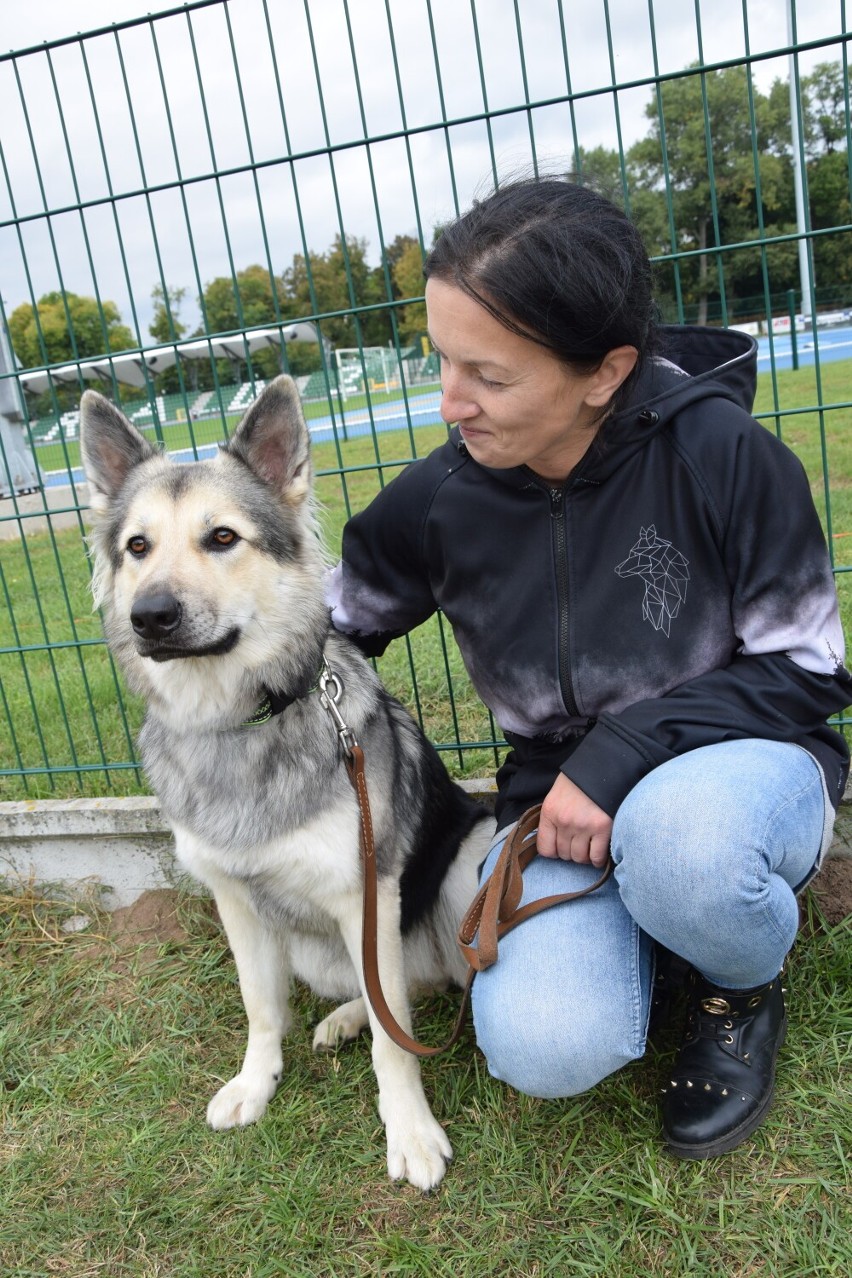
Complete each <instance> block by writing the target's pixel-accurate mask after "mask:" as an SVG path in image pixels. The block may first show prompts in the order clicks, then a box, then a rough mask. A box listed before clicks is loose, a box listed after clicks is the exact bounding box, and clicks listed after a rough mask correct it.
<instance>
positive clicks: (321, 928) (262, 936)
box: [81, 376, 493, 1190]
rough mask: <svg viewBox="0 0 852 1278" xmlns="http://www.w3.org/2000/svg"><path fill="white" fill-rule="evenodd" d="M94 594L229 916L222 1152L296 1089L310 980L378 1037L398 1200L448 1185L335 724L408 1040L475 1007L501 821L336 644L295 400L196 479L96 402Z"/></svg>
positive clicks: (280, 395) (162, 782)
mask: <svg viewBox="0 0 852 1278" xmlns="http://www.w3.org/2000/svg"><path fill="white" fill-rule="evenodd" d="M81 448H82V455H83V465H84V469H85V473H86V478H87V481H88V484H89V492H90V504H91V507H92V510H93V514H94V527H93V530H92V532H91V536H90V544H91V551H92V558H93V565H94V566H93V591H94V596H95V602H96V605H97V606H99V607H100V608H101V609H102V613H103V617H104V629H105V634H106V638H107V642H108V645H109V647H110V649H111V651H112V653H113V654H114V656H115V658H116V659H117V662H118V664H119V665H120V667H121V669H122V671H123V673H124V676H125V678H126V681H127V684H128V686H129V687H130V688H131V689H132V690H133V691H135V692H137V693H139V694H141V696H142V697H143V698H144V701H145V707H146V714H145V719H144V724H143V726H142V729H141V732H140V736H139V747H140V753H141V758H142V762H143V765H144V768H145V771H146V773H147V775H148V777H149V779H150V781H151V783H152V785H153V787H154V789H155V791H156V793H157V795H158V796H159V799H160V802H161V804H162V808H163V812H164V814H165V816H166V817H167V819H168V821H169V823H170V825H171V827H172V829H173V831H174V836H175V845H176V853H177V857H178V860H179V861H180V863H181V864H182V865H183V866H184V867H185V868H186V869H187V870H188V871H189V872H190V874H191V875H193V876H194V877H195V878H196V879H197V880H199V881H200V882H201V883H202V884H204V885H205V886H206V887H207V888H208V889H209V890H210V892H211V893H212V894H213V896H214V898H215V901H216V905H217V908H218V912H219V915H220V918H221V920H222V923H223V926H224V929H225V932H226V934H227V938H228V943H229V945H230V947H231V951H232V953H233V956H234V959H235V962H236V967H237V973H238V976H239V983H240V989H241V993H242V998H243V1002H244V1005H245V1010H246V1015H247V1018H248V1044H247V1047H246V1052H245V1057H244V1060H243V1064H242V1068H241V1069H240V1071H239V1073H238V1074H237V1075H236V1076H235V1077H234V1078H232V1079H231V1080H230V1082H228V1083H226V1084H225V1086H224V1087H222V1088H221V1089H220V1090H219V1091H218V1092H217V1093H216V1094H215V1096H214V1097H213V1099H212V1100H211V1101H210V1104H209V1106H208V1108H207V1121H208V1123H209V1124H210V1126H211V1127H213V1128H215V1129H216V1130H223V1129H226V1128H230V1127H235V1126H243V1125H245V1124H247V1123H252V1122H255V1121H256V1120H257V1119H259V1118H260V1117H261V1115H262V1114H263V1113H264V1111H265V1110H266V1107H267V1105H268V1104H269V1101H270V1100H271V1098H272V1096H273V1095H274V1093H275V1090H276V1088H277V1086H278V1083H279V1081H280V1079H281V1076H282V1069H283V1054H282V1039H283V1038H284V1037H285V1035H286V1033H287V1031H288V1028H289V1026H290V1022H291V1012H290V1008H289V991H290V981H291V978H292V977H294V976H295V977H297V978H298V979H299V980H301V981H304V982H305V983H306V984H307V985H309V986H310V988H311V989H312V990H313V991H315V993H317V994H318V995H320V996H321V997H324V998H330V999H334V1000H344V1001H343V1002H342V1005H341V1006H339V1007H337V1008H336V1010H334V1011H332V1012H331V1014H330V1015H329V1016H327V1017H326V1018H325V1019H324V1020H323V1021H322V1022H321V1024H320V1025H319V1026H318V1027H317V1029H316V1032H315V1034H314V1040H313V1042H314V1048H315V1049H317V1050H320V1049H328V1048H333V1047H335V1046H336V1045H337V1044H338V1043H340V1042H342V1041H344V1040H347V1039H351V1038H354V1037H356V1036H357V1035H358V1034H359V1033H360V1031H361V1030H362V1029H364V1028H365V1027H366V1026H367V1024H369V1027H370V1030H371V1032H372V1057H373V1066H374V1069H375V1074H376V1079H377V1083H378V1095H379V1112H380V1114H381V1117H382V1120H383V1122H384V1126H385V1131H386V1137H387V1165H388V1173H389V1175H390V1176H391V1178H392V1179H394V1180H397V1179H407V1180H408V1181H409V1182H410V1183H411V1184H413V1185H415V1186H417V1187H418V1188H420V1189H422V1190H430V1189H432V1188H434V1186H436V1185H437V1184H438V1183H439V1182H440V1180H441V1178H442V1176H443V1174H444V1171H445V1169H446V1164H447V1162H448V1160H449V1159H450V1157H451V1155H452V1150H451V1147H450V1143H449V1141H448V1139H447V1136H446V1133H445V1132H444V1129H443V1128H442V1127H441V1126H440V1124H439V1123H438V1122H437V1121H436V1119H435V1118H434V1116H433V1114H432V1112H431V1110H430V1108H429V1105H428V1102H427V1100H426V1097H425V1094H424V1091H423V1086H422V1081H421V1077H420V1066H419V1062H418V1060H417V1059H416V1058H415V1057H414V1056H413V1055H409V1054H408V1053H407V1052H405V1051H403V1050H402V1049H401V1048H400V1047H397V1046H396V1045H395V1044H394V1043H393V1042H392V1041H391V1039H390V1038H389V1037H388V1035H387V1034H386V1033H385V1031H384V1030H383V1029H382V1028H381V1026H380V1025H379V1023H378V1022H377V1020H376V1017H375V1014H374V1013H373V1011H372V1009H371V1007H370V1004H369V1000H368V999H367V997H366V994H365V989H364V984H363V977H362V964H361V953H360V947H361V905H362V875H361V868H360V859H359V813H358V808H357V803H356V797H355V793H354V790H353V788H352V785H351V784H350V779H349V776H348V774H347V772H346V769H345V765H344V759H343V753H344V752H343V750H342V749H341V741H340V739H339V731H338V724H337V722H336V720H335V718H334V717H333V715H332V714H330V713H329V711H328V709H327V708H326V702H327V698H326V699H325V701H324V699H323V698H322V697H321V695H320V692H319V691H318V689H317V680H318V678H320V677H321V675H322V673H323V672H325V676H326V686H327V680H328V679H329V678H330V679H331V680H332V685H331V686H332V687H333V688H334V690H335V691H336V692H337V694H338V697H337V702H336V705H337V710H338V714H339V717H340V719H342V721H343V722H344V723H345V725H346V726H347V728H348V729H349V731H350V732H351V733H352V734H353V735H354V737H355V738H356V739H357V741H358V743H359V745H360V747H361V749H362V750H363V754H364V759H365V768H366V778H367V784H368V789H369V796H370V807H371V810H372V820H373V826H374V835H375V848H376V867H377V872H378V947H379V955H378V957H379V968H380V973H381V980H382V985H383V988H384V993H385V998H386V1001H387V1003H388V1005H389V1007H390V1009H391V1011H392V1013H393V1015H394V1016H395V1018H396V1020H397V1021H398V1022H399V1023H400V1024H401V1025H402V1026H403V1028H404V1029H405V1030H406V1031H407V1032H410V1027H411V1014H410V1002H409V999H410V996H411V994H412V993H414V992H421V991H423V990H424V989H425V990H432V989H446V988H447V986H448V985H449V984H451V983H454V984H462V983H463V980H464V977H465V975H466V966H465V964H464V961H463V960H462V958H461V956H460V954H459V952H458V950H457V947H456V944H455V933H456V928H457V926H458V923H459V921H460V919H461V917H462V915H463V913H464V910H465V908H466V906H467V905H468V904H469V902H470V900H471V898H472V897H473V895H474V893H475V891H476V887H477V871H478V866H479V865H480V863H481V862H482V860H483V859H484V857H485V855H486V852H487V849H488V845H489V842H490V840H491V837H492V835H493V818H492V817H491V816H490V814H489V813H488V812H487V810H486V809H485V808H484V807H482V806H480V805H478V804H476V803H475V802H474V801H473V800H472V799H471V798H470V797H469V796H468V795H467V794H466V793H465V791H464V790H462V788H461V787H460V786H458V785H456V784H454V783H453V782H452V781H451V780H450V778H449V776H448V774H447V772H446V769H445V768H444V766H443V764H442V763H441V761H440V759H439V757H438V755H437V752H436V751H435V749H434V748H433V747H432V746H431V745H430V744H429V742H428V741H427V740H426V738H425V737H424V735H423V733H422V732H421V731H420V729H419V727H418V726H417V725H416V724H415V723H414V721H413V719H412V718H411V716H410V715H409V714H408V712H407V711H406V710H405V709H404V708H403V706H402V705H401V704H400V703H399V702H397V701H395V700H394V699H393V698H392V697H391V696H390V695H389V694H388V693H387V691H386V690H385V689H384V687H383V685H382V684H381V683H380V681H379V679H378V677H377V675H376V674H375V672H374V670H373V668H372V666H371V665H370V664H369V662H368V661H367V660H366V658H365V657H364V656H363V655H362V654H361V653H360V651H359V650H358V649H357V648H356V647H355V646H354V644H352V642H351V641H350V640H348V639H346V638H344V637H343V636H341V635H339V634H337V633H336V632H335V631H334V630H333V629H332V628H331V625H330V619H329V613H328V609H327V606H326V604H325V602H324V597H323V582H324V576H325V572H326V569H327V559H326V555H325V553H324V551H323V549H322V546H321V543H320V539H319V537H318V533H317V526H316V517H315V502H314V499H313V485H312V470H311V458H310V438H309V434H308V430H307V427H306V425H305V420H304V416H303V413H302V409H301V404H300V401H299V396H298V394H297V391H296V388H295V385H294V383H293V382H292V380H291V379H290V378H288V377H283V376H282V377H278V378H276V379H275V380H274V381H273V382H271V383H270V384H269V385H268V386H267V388H266V389H265V390H264V391H263V393H262V394H261V395H260V397H259V398H258V399H257V400H256V401H255V402H254V403H253V404H252V406H251V407H250V408H249V409H248V411H247V412H246V414H245V416H244V417H243V419H242V421H241V422H240V424H239V426H238V427H237V429H236V431H235V433H234V434H233V436H232V438H231V439H230V441H229V442H228V443H227V444H225V445H222V446H221V447H220V450H219V453H218V456H216V457H215V458H214V459H213V460H212V461H201V462H195V463H191V464H184V465H178V464H175V463H173V462H172V461H170V460H169V459H168V458H167V457H166V456H165V455H163V454H162V453H161V452H159V451H157V450H156V449H155V448H154V447H152V445H151V444H150V443H149V442H148V441H147V440H146V439H145V438H144V436H143V435H141V434H140V433H139V431H137V430H136V429H135V427H133V426H132V425H131V423H130V422H129V421H127V419H126V418H125V417H124V416H123V415H122V414H121V413H120V412H119V411H118V409H117V408H116V407H115V406H114V405H113V404H112V403H111V402H110V401H109V400H107V399H105V398H104V397H103V396H101V395H99V394H98V393H97V392H95V391H86V392H85V393H84V395H83V397H82V401H81Z"/></svg>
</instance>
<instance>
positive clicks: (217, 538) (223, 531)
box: [210, 528, 239, 549]
mask: <svg viewBox="0 0 852 1278" xmlns="http://www.w3.org/2000/svg"><path fill="white" fill-rule="evenodd" d="M237 541H239V536H238V535H237V533H235V532H234V530H233V528H214V529H213V532H212V533H211V536H210V542H211V544H212V545H213V546H214V547H222V548H223V549H224V548H225V547H227V546H233V544H234V542H237Z"/></svg>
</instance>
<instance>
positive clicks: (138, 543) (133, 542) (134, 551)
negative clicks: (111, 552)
mask: <svg viewBox="0 0 852 1278" xmlns="http://www.w3.org/2000/svg"><path fill="white" fill-rule="evenodd" d="M127 549H128V550H129V551H130V553H131V555H133V556H134V558H136V559H141V558H142V556H143V555H144V554H146V553H147V551H148V539H147V538H146V537H131V538H130V541H129V542H128V543H127Z"/></svg>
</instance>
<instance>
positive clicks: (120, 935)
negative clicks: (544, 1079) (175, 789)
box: [0, 893, 852, 1278]
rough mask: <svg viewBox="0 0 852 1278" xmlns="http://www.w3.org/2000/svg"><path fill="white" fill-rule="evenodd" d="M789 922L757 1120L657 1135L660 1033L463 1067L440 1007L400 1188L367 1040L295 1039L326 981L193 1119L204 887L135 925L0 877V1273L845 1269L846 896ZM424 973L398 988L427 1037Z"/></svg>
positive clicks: (318, 1006)
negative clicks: (561, 1054)
mask: <svg viewBox="0 0 852 1278" xmlns="http://www.w3.org/2000/svg"><path fill="white" fill-rule="evenodd" d="M805 908H806V910H807V912H808V915H809V920H808V922H809V926H808V927H806V929H805V930H804V931H803V933H802V934H801V936H800V940H799V944H798V947H797V950H796V952H795V958H794V961H793V962H792V963H791V964H790V965H789V970H788V974H787V976H786V977H785V981H786V985H787V988H788V991H789V992H788V1004H789V1010H790V1030H789V1033H788V1038H787V1044H786V1046H785V1048H784V1050H783V1051H782V1053H781V1056H780V1060H779V1068H778V1089H777V1098H776V1102H775V1105H774V1108H773V1109H772V1111H771V1113H770V1115H769V1117H768V1119H767V1121H766V1122H765V1124H764V1125H763V1127H762V1128H761V1129H760V1130H759V1132H757V1133H756V1134H755V1136H754V1137H753V1138H752V1139H751V1140H749V1141H748V1142H747V1143H746V1144H745V1146H743V1147H742V1148H741V1149H740V1150H737V1151H735V1152H734V1153H733V1154H729V1155H726V1156H725V1157H723V1158H721V1159H716V1160H711V1161H709V1162H706V1163H695V1162H680V1161H678V1160H676V1159H673V1158H671V1157H670V1156H669V1155H667V1154H666V1153H665V1151H664V1149H663V1148H662V1146H661V1143H660V1139H659V1132H658V1116H657V1101H658V1096H659V1088H660V1086H661V1083H662V1082H663V1081H664V1079H665V1077H666V1066H667V1062H668V1060H669V1059H670V1056H671V1043H670V1042H669V1043H667V1042H666V1041H665V1040H663V1041H662V1042H661V1043H660V1044H659V1045H658V1046H657V1048H656V1049H655V1050H653V1051H651V1052H649V1054H648V1056H647V1057H646V1058H645V1059H644V1060H643V1061H640V1062H637V1063H635V1064H633V1065H631V1066H630V1067H629V1068H627V1069H626V1070H623V1071H621V1072H620V1073H619V1074H617V1075H616V1076H614V1077H613V1078H611V1079H609V1080H607V1081H605V1082H604V1083H603V1084H602V1085H601V1086H600V1087H599V1088H597V1089H596V1090H595V1091H594V1092H593V1093H590V1094H588V1095H586V1096H581V1097H578V1098H576V1099H573V1100H565V1101H541V1100H534V1099H530V1098H526V1097H522V1096H518V1095H516V1094H515V1093H513V1092H511V1091H508V1090H506V1089H505V1088H504V1087H503V1086H502V1085H500V1084H499V1083H497V1082H495V1081H494V1080H493V1079H491V1078H490V1077H489V1076H488V1075H487V1073H486V1071H485V1069H484V1066H483V1063H482V1060H481V1058H480V1057H479V1056H478V1054H477V1052H476V1050H475V1048H474V1046H473V1041H472V1034H471V1032H470V1031H469V1030H468V1032H467V1033H466V1035H465V1036H464V1037H463V1039H462V1041H461V1042H460V1043H459V1044H458V1045H457V1046H456V1047H455V1048H454V1049H453V1051H452V1052H451V1053H450V1054H448V1055H445V1056H442V1057H439V1058H437V1059H436V1060H434V1061H430V1062H428V1063H426V1064H425V1065H424V1081H425V1086H426V1090H427V1094H428V1095H429V1097H430V1099H431V1101H432V1103H433V1106H434V1108H435V1112H436V1114H437V1116H438V1118H439V1120H440V1121H441V1122H443V1123H444V1124H445V1125H446V1127H447V1130H448V1132H449V1135H450V1137H451V1140H452V1142H453V1145H454V1149H455V1160H454V1162H453V1163H452V1164H451V1166H450V1168H449V1170H448V1173H447V1176H446V1178H445V1180H444V1181H443V1183H442V1185H441V1186H440V1187H439V1189H438V1190H437V1191H436V1192H435V1193H433V1194H432V1195H430V1196H424V1195H422V1194H420V1193H419V1192H418V1191H416V1190H414V1189H412V1188H411V1187H410V1186H403V1185H394V1184H392V1183H391V1182H390V1181H388V1180H387V1178H386V1175H385V1166H384V1143H383V1133H382V1130H381V1126H380V1123H379V1119H378V1117H377V1113H376V1105H375V1087H374V1082H373V1077H372V1070H371V1066H370V1053H369V1043H368V1041H367V1040H366V1039H364V1038H362V1039H360V1040H359V1041H358V1042H357V1043H355V1044H352V1045H350V1046H348V1047H347V1048H345V1049H342V1050H341V1051H340V1053H339V1054H337V1055H332V1056H317V1055H314V1054H312V1052H311V1050H310V1028H309V1027H310V1026H311V1025H312V1024H313V1023H314V1022H315V1021H316V1020H317V1019H318V1018H320V1017H321V1016H322V1015H324V1014H325V1012H326V1011H327V1010H328V1005H327V1004H324V1003H321V1002H320V1001H319V1000H316V999H314V998H313V997H312V996H310V995H309V994H307V993H306V992H305V991H303V990H302V991H300V992H299V993H298V995H297V1003H296V1011H297V1016H296V1027H295V1029H294V1033H293V1038H292V1040H291V1041H290V1043H289V1044H288V1045H287V1047H286V1049H285V1060H286V1064H285V1074H284V1081H283V1082H282V1084H281V1087H280V1089H279V1093H278V1095H277V1097H276V1098H275V1099H274V1100H273V1102H272V1104H271V1106H270V1108H269V1111H268V1112H267V1114H266V1116H265V1117H264V1118H263V1120H262V1121H261V1122H260V1123H259V1124H258V1125H256V1126H254V1127H250V1128H246V1129H245V1130H243V1131H236V1132H228V1133H214V1132H212V1131H210V1130H208V1129H207V1127H206V1126H205V1123H204V1110H205V1106H206V1103H207V1100H208V1099H209V1097H210V1095H211V1094H212V1093H213V1092H214V1091H215V1090H216V1089H217V1087H218V1086H220V1084H221V1082H222V1081H223V1080H224V1079H226V1078H227V1077H229V1076H230V1074H231V1073H233V1072H235V1071H236V1069H237V1068H238V1065H239V1060H240V1057H241V1052H242V1049H243V1046H244V1028H243V1013H242V1009H241V1005H240V999H239V993H238V989H237V985H236V978H235V972H234V968H233V964H232V961H231V959H230V957H229V955H228V952H227V949H226V947H225V944H224V941H223V939H222V936H221V934H220V932H219V930H218V928H217V926H216V925H215V923H214V922H213V921H212V919H211V916H210V912H209V909H208V908H207V906H206V903H204V902H202V901H199V900H198V899H196V898H189V897H187V898H184V899H182V900H181V901H180V902H179V905H178V910H177V919H176V920H171V922H170V925H169V926H168V927H167V928H163V927H161V928H160V930H159V932H158V933H155V934H154V937H153V939H150V934H149V939H148V943H147V944H146V943H142V942H144V941H145V939H146V938H145V935H144V934H140V933H139V932H138V931H137V932H134V930H133V928H132V926H129V923H130V921H129V920H128V922H127V923H126V924H125V925H123V928H121V927H118V926H117V925H116V922H113V924H112V925H110V924H109V923H108V922H107V920H106V919H104V918H102V917H99V916H98V915H97V914H96V913H94V912H93V914H92V918H93V921H92V923H91V925H90V927H89V928H88V929H87V930H85V931H83V932H80V933H76V934H66V933H64V932H63V931H62V923H63V921H64V920H65V919H66V918H67V917H68V915H69V914H71V913H72V907H69V906H62V905H59V904H57V903H54V902H51V901H50V900H49V899H41V900H39V899H35V898H33V897H32V895H31V894H29V893H24V894H23V895H13V894H11V893H10V894H9V895H6V896H2V897H0V928H2V935H3V945H2V947H0V988H2V1007H3V1017H2V1026H0V1096H2V1119H0V1166H2V1175H0V1219H1V1220H2V1222H3V1223H2V1227H0V1273H2V1274H4V1275H5V1274H8V1275H10V1276H11V1275H12V1274H15V1275H17V1276H18V1278H45V1276H46V1275H54V1274H56V1275H64V1276H67V1278H273V1276H277V1275H281V1276H287V1278H344V1276H352V1278H355V1276H363V1278H368V1276H369V1278H385V1276H389V1275H393V1274H397V1275H424V1278H491V1276H496V1275H499V1276H500V1278H502V1276H504V1275H505V1276H506V1278H545V1276H546V1275H549V1276H552V1278H567V1276H573V1275H588V1276H590V1278H592V1276H594V1278H645V1276H647V1275H650V1276H652V1278H710V1276H711V1275H712V1276H715V1275H725V1278H811V1276H813V1278H832V1276H836V1278H846V1275H848V1274H849V1273H850V1272H852V1207H850V1203H852V1197H850V1191H852V1184H850V1170H852V1165H850V1148H852V1146H851V1145H850V1135H852V1132H851V1131H850V1108H849V1091H848V1071H849V1069H850V1066H852V1015H850V1006H849V997H848V993H849V989H850V983H852V944H850V939H852V938H850V927H851V926H852V919H846V920H845V923H842V924H839V925H837V926H835V927H834V928H828V927H826V926H824V925H822V924H821V922H820V920H819V918H818V916H817V914H816V905H815V902H814V900H813V898H812V897H811V896H810V894H806V896H805ZM454 1007H455V997H454V996H452V995H446V996H442V997H440V998H436V999H435V1000H434V1001H433V1002H431V1003H430V1004H429V1005H428V1006H427V1007H426V1008H423V1009H421V1011H420V1012H419V1013H418V1019H417V1031H418V1033H419V1034H421V1035H423V1036H425V1037H427V1039H428V1040H429V1041H432V1042H438V1041H440V1039H441V1036H443V1035H445V1034H446V1033H447V1031H448V1029H449V1026H450V1023H451V1020H452V1015H453V1011H454Z"/></svg>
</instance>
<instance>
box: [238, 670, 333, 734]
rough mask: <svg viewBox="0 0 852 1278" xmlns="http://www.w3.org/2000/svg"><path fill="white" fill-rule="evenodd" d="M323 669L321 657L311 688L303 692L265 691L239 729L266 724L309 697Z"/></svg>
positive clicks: (315, 687)
mask: <svg viewBox="0 0 852 1278" xmlns="http://www.w3.org/2000/svg"><path fill="white" fill-rule="evenodd" d="M324 669H325V658H324V657H323V664H322V665H321V666H320V669H319V673H318V674H317V676H316V678H315V679H314V682H313V683H312V684H311V686H310V687H309V688H305V690H304V692H295V693H293V694H292V695H291V694H290V693H287V692H274V691H272V690H271V689H267V691H266V696H265V697H264V698H263V700H262V701H261V703H260V705H259V706H258V707H257V709H256V710H255V712H254V714H252V715H249V717H248V719H244V720H243V722H242V723H241V724H240V727H241V728H259V727H261V726H262V725H263V724H264V723H268V722H269V720H270V719H272V718H274V717H275V715H277V714H281V712H282V711H284V710H286V709H287V707H288V706H291V705H292V704H293V702H294V701H301V700H302V698H303V697H307V696H310V694H311V693H312V692H316V691H317V689H318V688H319V685H320V675H321V674H322V672H323V670H324Z"/></svg>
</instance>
